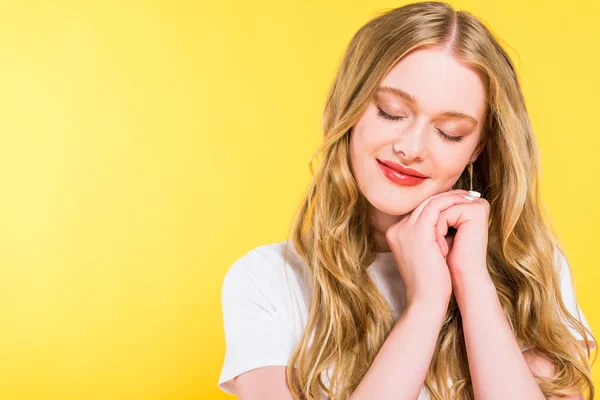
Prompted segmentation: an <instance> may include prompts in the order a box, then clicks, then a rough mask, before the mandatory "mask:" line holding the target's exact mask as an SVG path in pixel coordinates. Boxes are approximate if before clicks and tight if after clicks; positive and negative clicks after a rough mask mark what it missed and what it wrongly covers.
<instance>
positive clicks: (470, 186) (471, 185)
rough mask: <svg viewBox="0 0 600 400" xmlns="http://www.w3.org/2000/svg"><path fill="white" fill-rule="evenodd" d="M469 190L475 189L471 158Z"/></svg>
mask: <svg viewBox="0 0 600 400" xmlns="http://www.w3.org/2000/svg"><path fill="white" fill-rule="evenodd" d="M469 190H470V191H473V161H471V160H469Z"/></svg>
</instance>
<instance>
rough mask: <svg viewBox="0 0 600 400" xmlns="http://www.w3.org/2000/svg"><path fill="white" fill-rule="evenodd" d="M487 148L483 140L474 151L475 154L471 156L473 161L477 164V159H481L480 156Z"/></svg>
mask: <svg viewBox="0 0 600 400" xmlns="http://www.w3.org/2000/svg"><path fill="white" fill-rule="evenodd" d="M484 147H485V140H482V141H481V142H480V143H479V144H478V145H477V147H476V148H475V150H473V154H472V155H471V160H473V162H475V160H477V157H479V154H481V152H482V151H483V149H484Z"/></svg>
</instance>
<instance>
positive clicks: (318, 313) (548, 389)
mask: <svg viewBox="0 0 600 400" xmlns="http://www.w3.org/2000/svg"><path fill="white" fill-rule="evenodd" d="M431 46H444V47H447V48H450V49H452V51H453V55H454V56H455V57H456V58H457V59H459V60H461V61H463V62H465V63H467V64H468V65H470V66H472V67H473V68H476V69H477V70H478V71H480V72H481V74H482V76H483V77H484V80H485V84H486V86H487V97H488V98H487V108H488V109H487V117H486V121H487V125H486V126H485V127H484V129H483V131H482V134H481V140H485V141H486V144H485V148H484V150H483V152H482V153H481V154H480V156H479V157H478V159H477V160H476V162H475V163H474V171H473V172H474V176H473V186H474V189H475V190H479V191H480V192H481V193H482V196H483V197H484V198H485V199H487V200H488V201H489V203H490V205H491V209H490V220H489V237H488V239H489V240H488V253H487V254H488V255H487V265H488V270H489V273H490V276H491V278H492V280H493V282H494V284H495V286H496V289H497V293H498V296H499V299H500V302H501V304H502V308H503V310H504V313H505V315H506V318H507V319H508V321H509V323H510V326H511V328H512V331H513V333H514V335H515V337H516V340H517V342H518V343H519V344H520V345H524V344H528V345H530V346H531V347H532V348H533V349H534V350H535V351H536V352H537V353H538V354H541V355H544V356H546V357H548V358H549V360H551V362H552V364H553V365H554V375H553V377H552V378H549V379H541V383H540V388H541V390H542V391H543V393H544V395H545V396H547V397H548V396H550V395H559V394H566V393H569V391H567V390H566V389H565V388H568V387H573V385H577V386H579V387H583V388H585V390H586V391H588V390H589V392H590V395H591V397H590V398H592V399H593V397H594V387H593V382H592V377H591V365H590V362H589V358H590V353H591V348H590V345H589V341H586V349H585V350H586V351H585V352H584V351H583V349H582V348H581V346H578V345H577V343H576V341H575V340H576V339H575V338H574V337H573V335H572V334H571V333H570V331H569V330H568V328H567V327H566V326H565V324H564V322H563V321H567V322H569V323H570V324H571V325H572V326H574V327H575V329H576V330H577V331H579V332H580V333H581V334H582V336H583V337H584V338H586V340H587V338H588V334H589V336H591V337H594V336H593V334H592V332H590V331H589V330H587V329H586V327H585V326H584V325H583V323H582V322H581V320H580V319H577V318H574V317H572V316H571V315H570V313H569V312H568V310H567V308H566V307H565V304H564V303H563V301H562V297H561V290H560V280H559V276H558V274H557V273H556V271H557V270H556V265H555V257H554V256H555V250H556V249H558V250H560V249H561V247H560V244H559V242H558V239H557V236H556V235H555V233H554V230H553V228H552V227H551V224H550V223H549V222H547V221H545V219H544V216H545V210H544V209H543V207H542V205H541V200H540V194H539V188H538V182H539V176H538V173H539V154H538V148H537V143H536V141H535V138H534V136H533V132H532V127H531V124H530V120H529V117H528V114H527V110H526V107H525V102H524V99H523V95H522V93H521V89H520V86H519V81H518V78H517V74H516V72H515V68H514V65H513V62H512V61H511V59H510V58H509V56H508V55H507V53H506V52H505V51H504V50H503V48H502V47H501V45H500V44H499V42H498V39H496V38H495V36H494V34H493V33H492V32H491V31H490V30H489V29H488V28H487V27H486V26H484V24H483V23H482V22H481V21H480V20H478V19H477V18H476V17H475V16H473V15H472V14H470V13H468V12H466V11H456V10H454V9H453V8H452V7H451V6H450V5H448V4H446V3H443V2H422V3H414V4H408V5H405V6H403V7H399V8H395V9H387V10H385V11H384V12H383V13H381V14H379V15H378V16H377V17H375V18H374V19H372V20H371V21H369V22H368V23H367V24H366V25H364V26H363V27H362V28H360V30H358V32H357V33H356V34H355V35H354V36H353V38H352V40H351V41H350V43H349V45H348V48H347V49H346V52H345V54H344V56H343V59H342V62H341V65H340V67H339V70H338V72H337V75H336V76H335V79H334V82H333V84H332V86H331V89H330V91H329V94H328V96H327V100H326V103H325V109H324V115H323V120H322V128H323V131H324V140H323V143H322V145H321V146H320V147H319V149H318V150H317V151H316V152H315V154H314V155H313V157H312V158H311V160H310V162H309V166H310V170H311V173H312V180H311V183H310V185H309V187H308V190H307V195H306V197H305V198H304V199H303V200H302V202H301V204H300V207H299V208H298V211H297V214H296V216H295V217H294V220H293V223H292V225H291V226H290V234H289V236H288V241H287V243H288V244H289V243H290V240H289V239H290V238H291V242H292V245H293V247H294V251H295V252H296V253H297V255H298V256H300V257H301V259H302V260H303V261H304V262H305V264H306V265H307V268H308V276H309V279H311V281H312V287H313V291H312V297H311V303H310V311H309V316H308V321H307V325H306V327H305V329H304V331H303V332H302V335H301V338H300V340H299V342H298V344H297V346H296V348H295V349H294V352H293V354H292V356H291V358H290V361H289V364H288V368H287V383H288V386H289V388H290V391H291V393H292V395H293V397H294V398H295V399H310V400H312V399H320V398H321V397H320V396H321V390H322V391H324V392H325V393H327V395H328V396H329V398H332V399H346V398H348V397H349V395H350V394H351V393H352V392H353V391H354V390H355V389H356V388H357V386H358V384H359V383H360V381H361V380H362V379H363V377H364V375H365V373H366V372H367V370H368V369H369V367H370V366H371V363H372V362H373V360H374V358H375V356H376V355H377V353H378V351H379V349H380V348H381V346H382V345H383V343H384V341H385V340H386V337H387V336H388V334H389V333H390V330H391V329H392V327H393V326H394V324H395V323H396V322H395V319H394V317H393V315H392V312H391V310H390V307H389V304H388V302H387V300H386V299H385V298H384V297H383V295H382V294H381V293H380V292H379V290H378V289H377V287H376V286H375V284H374V283H373V281H372V280H371V279H370V278H369V275H368V274H367V267H368V266H369V265H370V264H371V263H372V262H373V261H374V259H375V256H376V253H377V246H376V241H375V236H374V233H373V231H372V227H371V225H370V220H369V211H368V210H369V208H368V201H367V200H366V198H365V197H364V196H363V194H362V193H361V192H360V190H359V189H358V185H357V182H356V181H355V178H354V176H353V174H352V172H351V169H350V163H349V147H348V145H349V138H350V134H351V131H352V127H353V126H354V125H355V124H356V123H357V122H358V120H359V119H360V117H361V116H362V115H363V113H364V112H365V110H366V109H367V106H368V104H369V102H370V101H371V100H372V98H373V97H374V95H375V93H376V90H377V87H378V85H379V83H380V81H381V80H382V79H383V77H384V76H385V75H386V74H387V73H388V72H389V71H390V69H391V68H392V67H393V66H394V65H395V63H396V62H397V61H398V60H400V59H401V58H402V57H403V56H404V55H406V54H407V53H408V52H410V51H412V50H414V49H417V48H425V47H431ZM319 156H320V157H319ZM316 159H318V161H319V163H318V166H317V168H316V171H315V170H314V169H313V163H314V162H315V160H316ZM466 178H467V177H466V176H465V173H463V175H462V176H461V177H460V178H459V180H458V182H457V184H456V186H457V187H466V182H467V180H466ZM288 251H289V249H288V245H287V244H286V249H285V259H287V256H288ZM560 251H561V254H562V250H560ZM594 342H595V338H594ZM574 350H575V353H574V352H573V351H574ZM329 369H331V374H329V373H328V372H327V371H328V370H329ZM324 372H325V373H327V381H329V384H326V382H325V381H324V379H323V376H322V373H324ZM449 382H450V384H449ZM424 386H425V387H426V390H427V392H428V394H429V396H430V398H431V399H435V400H441V399H449V398H455V399H473V387H472V383H471V379H470V374H469V367H468V360H467V353H466V348H465V343H464V337H463V329H462V323H461V316H460V312H459V309H458V305H457V303H456V299H455V298H454V296H453V295H452V296H451V299H450V302H449V305H448V309H447V312H446V316H445V319H444V323H443V326H442V327H441V331H440V334H439V337H438V340H437V345H436V350H435V352H434V354H433V358H432V361H431V365H430V368H429V371H428V373H427V375H426V378H425V382H424Z"/></svg>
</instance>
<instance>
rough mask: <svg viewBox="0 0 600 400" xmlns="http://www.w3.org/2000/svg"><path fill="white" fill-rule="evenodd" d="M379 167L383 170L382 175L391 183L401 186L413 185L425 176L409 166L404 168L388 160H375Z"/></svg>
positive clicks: (421, 180) (423, 179)
mask: <svg viewBox="0 0 600 400" xmlns="http://www.w3.org/2000/svg"><path fill="white" fill-rule="evenodd" d="M377 164H378V165H379V168H380V169H381V171H382V172H383V175H384V176H385V177H386V178H387V179H388V180H390V181H391V182H392V183H395V184H397V185H401V186H414V185H418V184H419V183H421V182H423V181H425V179H427V177H426V176H425V175H423V174H421V173H420V172H418V171H415V170H414V169H411V168H405V167H403V166H401V165H400V164H397V163H395V162H392V161H388V160H384V161H381V160H377Z"/></svg>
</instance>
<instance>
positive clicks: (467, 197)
mask: <svg viewBox="0 0 600 400" xmlns="http://www.w3.org/2000/svg"><path fill="white" fill-rule="evenodd" d="M462 197H464V198H465V199H467V200H475V197H471V196H467V195H466V194H463V195H462Z"/></svg>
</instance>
